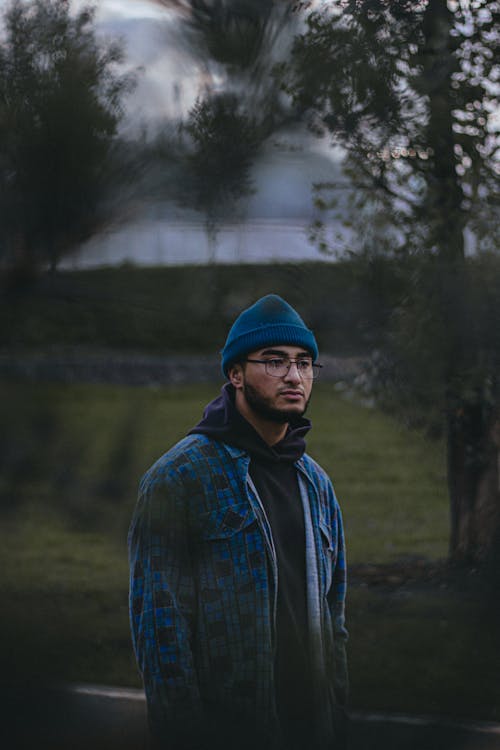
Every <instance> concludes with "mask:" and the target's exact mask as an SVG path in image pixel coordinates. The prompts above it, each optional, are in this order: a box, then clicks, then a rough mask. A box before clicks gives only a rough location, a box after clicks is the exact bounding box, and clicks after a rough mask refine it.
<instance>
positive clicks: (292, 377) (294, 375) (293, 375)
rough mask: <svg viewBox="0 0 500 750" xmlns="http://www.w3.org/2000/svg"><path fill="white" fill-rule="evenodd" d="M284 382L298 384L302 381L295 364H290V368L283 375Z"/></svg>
mask: <svg viewBox="0 0 500 750" xmlns="http://www.w3.org/2000/svg"><path fill="white" fill-rule="evenodd" d="M285 381H286V382H288V383H300V382H301V381H302V378H301V377H300V374H299V370H298V367H297V363H296V362H290V367H289V369H288V372H287V374H286V375H285Z"/></svg>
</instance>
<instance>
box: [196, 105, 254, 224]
mask: <svg viewBox="0 0 500 750" xmlns="http://www.w3.org/2000/svg"><path fill="white" fill-rule="evenodd" d="M184 128H185V130H186V132H187V133H188V135H189V136H190V139H191V143H192V150H191V152H190V154H189V156H188V159H187V169H188V178H187V181H186V185H185V190H184V195H183V199H184V201H185V202H186V203H188V204H190V205H193V206H194V207H195V208H197V209H198V210H201V211H202V212H204V214H205V217H206V224H207V228H208V231H209V233H210V232H211V233H214V232H215V231H216V225H217V222H218V219H219V218H220V217H221V216H223V215H224V214H227V213H228V211H229V210H230V209H231V208H232V207H233V206H234V204H235V203H237V202H238V200H239V199H240V198H242V197H244V196H246V195H249V194H250V193H251V192H253V186H252V180H251V177H250V167H251V164H252V160H253V158H254V156H255V154H256V152H257V149H258V146H259V145H260V140H261V138H260V134H259V132H258V128H257V126H256V124H255V123H254V122H253V120H252V119H251V117H250V115H249V114H248V112H246V111H245V110H243V109H241V106H240V104H239V102H238V100H237V98H236V97H235V96H233V95H227V94H218V95H214V96H212V97H207V98H206V99H204V100H198V101H197V102H196V103H195V105H194V106H193V108H192V109H191V111H190V113H189V117H188V120H187V123H186V125H185V126H184ZM181 195H182V190H181Z"/></svg>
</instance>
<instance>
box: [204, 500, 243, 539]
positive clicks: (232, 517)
mask: <svg viewBox="0 0 500 750" xmlns="http://www.w3.org/2000/svg"><path fill="white" fill-rule="evenodd" d="M256 522H257V519H256V517H255V514H254V512H253V510H252V508H251V507H249V505H248V503H240V504H238V505H228V506H225V507H222V508H217V510H213V511H210V512H209V513H204V514H203V516H202V517H201V529H200V532H201V538H202V539H206V540H207V541H208V540H213V541H215V540H217V539H229V538H231V537H232V536H234V535H235V534H238V533H239V532H240V531H243V530H244V529H246V528H248V527H249V526H251V525H252V524H253V523H256Z"/></svg>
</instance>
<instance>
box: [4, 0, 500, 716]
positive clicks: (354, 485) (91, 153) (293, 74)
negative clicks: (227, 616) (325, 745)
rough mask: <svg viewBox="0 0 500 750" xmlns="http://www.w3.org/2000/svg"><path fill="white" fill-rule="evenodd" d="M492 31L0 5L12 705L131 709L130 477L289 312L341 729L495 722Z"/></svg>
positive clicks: (428, 10)
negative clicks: (344, 619) (267, 301)
mask: <svg viewBox="0 0 500 750" xmlns="http://www.w3.org/2000/svg"><path fill="white" fill-rule="evenodd" d="M499 10H500V7H499V3H498V2H487V1H486V0H485V1H482V0H461V1H453V0H449V1H448V2H447V3H446V2H442V0H439V1H438V0H427V1H426V0H422V2H415V3H408V2H403V1H401V2H399V1H398V2H391V3H387V2H385V1H383V0H378V1H377V0H364V1H362V2H360V1H359V0H352V1H350V0H342V1H340V0H338V1H337V0H329V2H320V1H319V0H317V1H315V0H312V1H311V2H300V1H299V2H297V3H292V2H287V1H286V0H158V1H157V2H154V1H153V0H101V1H100V2H98V3H97V4H96V5H95V6H94V7H93V8H91V7H88V6H86V5H85V4H84V3H83V2H77V1H76V0H73V2H68V0H15V1H14V2H10V0H9V2H5V3H2V5H1V13H2V15H1V24H0V28H1V48H0V283H1V301H0V305H1V315H0V419H1V430H0V463H1V479H0V504H1V507H0V518H1V525H0V535H1V544H0V559H1V570H2V574H1V577H0V586H1V589H2V601H3V603H4V606H3V607H2V615H1V619H0V642H1V644H2V645H1V647H0V648H1V651H2V653H1V657H2V664H3V665H4V669H3V675H2V684H3V689H4V690H5V691H6V692H7V693H9V692H10V691H11V685H12V684H13V683H16V684H19V685H20V686H21V688H22V686H26V685H27V684H29V685H33V684H36V683H37V682H41V683H43V684H47V683H60V682H63V683H98V684H106V685H115V686H127V687H134V686H135V687H137V686H139V685H140V680H139V677H138V674H137V671H136V667H135V663H134V659H133V655H132V650H131V644H130V637H129V628H128V614H127V591H128V566H127V553H126V534H127V527H128V523H129V519H130V517H131V514H132V510H133V507H134V503H135V496H136V488H137V483H138V480H139V477H140V476H141V475H142V473H144V471H145V470H146V469H147V468H148V466H149V465H150V464H151V463H152V462H153V461H154V460H155V459H156V458H157V457H159V456H160V455H161V454H162V453H163V452H165V451H166V450H167V449H168V448H169V447H170V446H171V445H172V443H173V442H175V441H176V440H178V439H179V438H181V437H183V436H184V435H185V434H186V431H187V430H188V429H189V428H190V427H191V426H193V425H194V424H195V423H196V422H197V421H198V420H199V417H200V415H201V412H202V409H203V407H204V405H205V404H206V403H207V402H208V401H209V400H211V398H213V397H214V396H215V395H216V393H217V391H218V389H219V388H220V387H221V385H222V382H223V381H222V375H221V373H220V370H219V362H218V352H219V350H220V349H221V347H222V346H223V343H224V340H225V337H226V334H227V331H228V328H229V326H230V325H231V324H232V322H233V320H234V318H235V316H236V315H237V314H238V313H239V312H240V311H241V309H242V308H244V307H246V306H248V305H249V304H251V303H252V302H254V301H255V300H256V299H257V298H258V297H260V296H262V295H263V294H266V293H269V292H275V293H278V294H280V295H282V296H283V297H285V298H286V299H287V300H288V301H289V302H290V303H291V304H292V305H293V306H295V307H296V308H297V309H298V310H299V311H300V313H301V315H302V317H303V318H304V319H305V321H306V322H307V323H308V324H309V325H310V327H312V328H313V329H314V331H315V333H316V336H317V339H318V342H319V347H320V352H321V361H322V362H323V363H324V364H325V367H324V370H323V372H322V377H321V380H320V381H319V382H318V383H317V384H316V385H315V389H314V397H313V401H312V404H311V410H310V415H311V418H312V420H313V424H314V429H313V431H312V433H311V437H310V439H309V441H308V446H309V452H310V453H311V454H312V455H313V456H314V457H315V458H317V459H318V460H319V461H320V463H321V464H322V465H323V466H324V467H325V468H326V469H327V471H328V472H329V474H330V476H331V477H332V479H333V482H334V485H335V488H336V491H337V495H338V496H339V499H340V502H341V505H342V508H343V512H344V516H345V525H346V534H347V540H348V553H349V562H350V570H351V572H350V591H349V599H348V623H349V629H350V633H351V638H350V645H349V660H350V669H351V705H352V707H353V709H355V710H368V711H391V712H403V713H410V714H430V715H435V716H441V715H445V716H451V717H460V718H464V717H466V718H470V719H477V720H491V721H497V722H498V721H500V686H499V684H498V672H499V668H500V657H499V653H500V651H499V645H500V644H499V636H498V633H499V627H500V608H499V603H498V593H497V592H498V583H499V578H500V413H499V360H500V273H499V271H500V260H499V252H498V250H499V240H498V237H499V233H498V215H499V205H498V195H499V191H498V177H499V174H500V163H499V121H500V116H499V107H498V94H499V89H500V68H499V65H498V46H499V27H498V20H499ZM323 375H324V377H323Z"/></svg>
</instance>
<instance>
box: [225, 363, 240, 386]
mask: <svg viewBox="0 0 500 750" xmlns="http://www.w3.org/2000/svg"><path fill="white" fill-rule="evenodd" d="M228 376H229V382H230V383H231V384H232V385H233V386H234V387H235V388H236V390H241V388H243V368H242V366H241V365H240V364H234V365H231V367H230V368H229V373H228Z"/></svg>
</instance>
